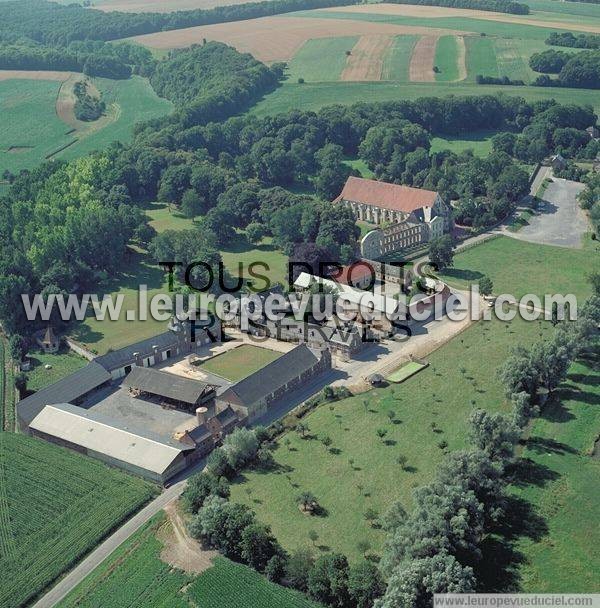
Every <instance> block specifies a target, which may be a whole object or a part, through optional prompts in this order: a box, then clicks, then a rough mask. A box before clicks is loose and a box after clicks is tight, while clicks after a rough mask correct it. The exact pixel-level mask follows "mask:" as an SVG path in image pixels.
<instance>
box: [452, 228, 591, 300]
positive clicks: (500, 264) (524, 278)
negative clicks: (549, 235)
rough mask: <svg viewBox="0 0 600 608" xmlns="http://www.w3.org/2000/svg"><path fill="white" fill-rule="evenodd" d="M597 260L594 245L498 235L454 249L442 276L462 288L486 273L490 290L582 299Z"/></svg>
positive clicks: (514, 293)
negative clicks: (450, 264) (578, 246)
mask: <svg viewBox="0 0 600 608" xmlns="http://www.w3.org/2000/svg"><path fill="white" fill-rule="evenodd" d="M599 263H600V253H599V251H598V246H596V249H595V250H594V249H591V248H589V249H567V248H565V247H553V246H551V245H538V244H537V243H528V242H527V241H520V240H517V239H512V238H510V237H506V236H500V237H498V238H494V239H491V240H488V241H485V242H483V243H480V244H478V245H475V246H473V247H470V248H469V249H466V250H465V251H461V252H459V253H457V254H456V256H455V258H454V266H453V268H448V269H446V270H445V271H444V272H443V273H442V278H443V279H444V280H446V281H448V282H449V283H450V284H452V285H456V286H457V287H461V288H466V287H468V286H469V285H471V284H474V283H477V282H478V281H479V279H480V278H481V277H482V276H483V275H487V276H488V277H490V278H491V279H492V281H493V283H494V294H511V295H513V296H515V297H516V298H520V297H521V296H523V295H525V294H528V293H532V294H536V295H538V296H540V297H541V296H543V295H544V294H547V293H560V294H570V293H571V294H574V295H575V296H576V297H577V298H578V301H580V302H583V300H584V299H585V298H587V297H588V296H589V295H590V294H591V287H590V285H589V283H588V282H587V279H586V277H587V275H588V274H589V273H590V272H593V271H594V269H596V268H597V267H598V264H599Z"/></svg>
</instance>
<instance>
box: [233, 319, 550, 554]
mask: <svg viewBox="0 0 600 608" xmlns="http://www.w3.org/2000/svg"><path fill="white" fill-rule="evenodd" d="M551 329H552V328H551V326H550V324H549V323H540V324H538V323H527V322H525V321H523V320H520V319H516V320H514V321H513V322H512V323H502V322H500V321H493V322H480V323H477V324H475V325H473V326H471V327H470V328H469V329H467V330H466V331H464V332H463V333H462V334H460V336H458V337H456V338H454V339H453V340H451V341H450V342H448V343H447V344H445V345H444V346H443V347H442V348H440V349H439V350H438V351H436V352H434V353H433V354H432V355H431V356H430V357H429V358H428V361H429V364H430V365H429V367H428V368H427V369H424V370H423V371H421V372H419V373H418V374H416V375H415V376H413V377H411V378H409V379H408V380H406V381H405V382H403V383H402V384H399V385H394V386H388V387H386V388H380V389H374V390H372V391H370V392H368V393H363V394H361V395H356V396H354V397H351V398H349V399H344V400H342V401H339V402H337V403H334V404H330V405H323V406H321V407H319V408H318V409H317V410H315V411H314V412H312V413H311V414H309V415H307V416H305V417H304V418H303V419H302V421H303V422H304V423H305V424H306V425H307V426H308V429H309V430H308V432H307V433H306V438H302V437H301V436H300V434H298V433H296V432H290V433H288V434H287V435H286V436H285V437H284V438H283V440H281V441H279V442H278V444H279V445H278V448H277V450H276V451H275V459H276V461H277V462H278V464H279V465H280V467H278V469H276V470H275V471H273V472H269V473H264V472H260V471H244V473H243V474H242V475H241V476H240V478H239V479H238V480H237V482H236V483H235V484H234V485H233V486H232V498H231V499H232V500H235V501H237V502H242V503H245V504H248V505H249V506H251V507H252V508H253V509H254V510H255V511H256V512H257V514H258V517H259V519H260V520H261V521H263V522H264V523H266V524H268V525H270V526H271V527H272V529H273V532H274V533H275V536H276V537H277V538H278V539H279V541H280V542H281V543H282V544H283V546H284V548H286V549H288V550H293V549H295V548H298V547H305V546H306V547H309V546H312V544H313V543H312V542H311V541H310V540H309V537H308V533H309V531H311V530H314V531H316V532H317V534H318V540H316V542H315V543H314V544H315V546H316V548H317V549H318V552H319V553H322V552H327V551H341V552H343V553H345V554H347V555H348V556H349V557H350V559H351V560H352V561H356V560H358V559H359V558H360V556H361V553H362V551H361V550H360V549H359V548H358V546H357V545H358V543H360V542H361V541H366V542H368V543H369V545H370V546H371V549H370V551H369V552H370V553H371V554H380V552H381V547H382V543H383V540H384V536H385V535H384V533H383V531H382V530H380V529H378V528H376V527H373V526H372V525H371V524H370V522H369V521H368V519H367V517H366V514H367V515H368V513H369V510H373V511H375V512H376V513H378V514H382V513H383V512H384V511H385V510H386V509H387V508H388V507H389V505H390V504H391V503H392V502H393V501H394V500H396V499H399V500H400V501H401V502H402V503H403V504H404V506H405V508H407V509H410V508H411V504H412V498H411V496H412V491H413V489H414V488H415V487H416V486H418V485H421V484H423V483H426V482H427V481H429V480H430V479H431V477H432V476H433V473H434V471H435V470H436V468H437V466H438V465H439V463H440V462H442V460H443V459H444V458H445V456H446V453H447V452H446V450H456V449H461V448H463V447H465V445H466V431H467V425H466V420H467V418H468V416H469V414H470V412H471V410H472V409H473V408H475V407H480V408H485V409H488V410H490V411H507V409H508V404H507V403H506V402H505V400H504V395H503V391H502V387H501V386H500V384H499V382H498V380H497V378H496V374H495V372H496V369H497V368H498V366H499V365H500V364H501V363H502V362H503V361H504V359H505V358H506V356H507V355H508V352H509V350H510V348H511V347H512V346H515V345H517V344H531V343H532V342H533V341H534V340H536V339H539V338H540V337H542V336H546V335H548V332H549V331H551ZM381 429H383V431H384V432H385V435H384V436H383V437H382V438H380V437H379V435H378V431H379V430H381ZM325 436H328V437H330V438H331V440H332V442H331V445H330V446H329V447H325V446H324V445H323V443H322V442H321V439H322V438H323V437H325ZM288 440H289V442H288ZM400 456H404V457H406V463H404V464H402V463H401V462H400V463H399V461H398V457H400ZM302 492H311V493H312V494H314V496H315V497H316V498H317V500H318V502H319V505H321V507H322V508H323V514H322V515H315V516H311V515H307V514H305V513H303V512H301V511H300V510H299V509H298V505H297V500H296V497H297V496H298V495H299V494H301V493H302Z"/></svg>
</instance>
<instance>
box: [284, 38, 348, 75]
mask: <svg viewBox="0 0 600 608" xmlns="http://www.w3.org/2000/svg"><path fill="white" fill-rule="evenodd" d="M357 41H358V36H343V37H341V38H316V39H313V40H307V41H306V42H305V43H304V44H303V45H302V47H301V48H300V50H299V51H298V52H297V53H296V54H295V55H294V58H293V59H292V60H291V61H290V63H289V74H288V79H289V81H290V82H297V81H298V78H304V80H305V81H306V82H328V81H336V80H339V79H340V75H341V73H342V71H343V69H344V68H345V67H346V61H347V59H348V57H347V56H346V51H351V50H352V47H353V46H354V45H355V44H356V42H357ZM325 58H326V60H325Z"/></svg>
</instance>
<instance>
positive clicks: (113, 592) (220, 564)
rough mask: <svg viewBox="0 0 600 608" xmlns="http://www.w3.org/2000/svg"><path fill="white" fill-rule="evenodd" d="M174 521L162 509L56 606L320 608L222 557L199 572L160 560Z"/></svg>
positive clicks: (83, 607) (80, 607)
mask: <svg viewBox="0 0 600 608" xmlns="http://www.w3.org/2000/svg"><path fill="white" fill-rule="evenodd" d="M170 533H171V525H170V523H168V522H167V521H166V519H165V516H164V513H161V514H159V515H157V516H156V517H154V518H153V519H152V520H151V521H150V522H148V523H147V524H146V525H145V526H144V527H143V528H142V529H141V530H139V531H138V532H136V533H135V534H134V535H133V536H132V537H131V538H130V539H128V540H127V541H126V542H125V543H124V544H123V545H121V547H119V548H118V549H117V550H116V551H114V552H113V553H112V554H111V555H110V556H109V558H108V559H107V560H106V561H105V562H104V563H103V564H102V565H100V566H99V567H98V568H96V569H95V570H94V571H93V572H92V573H91V574H90V575H89V576H88V577H87V578H86V579H84V581H83V582H82V583H80V584H79V585H78V586H77V587H76V588H75V589H74V590H73V591H71V593H69V595H67V597H66V598H65V599H64V600H63V601H62V602H60V603H59V604H58V606H59V608H75V607H77V608H92V607H98V606H111V605H117V606H128V607H129V608H152V607H159V606H164V607H168V608H189V606H201V607H202V608H282V607H284V606H285V608H317V604H315V603H313V602H311V601H309V600H308V599H307V598H305V597H304V596H303V595H301V594H300V593H297V592H296V591H293V590H290V589H284V588H283V587H280V586H279V585H274V584H273V583H270V582H269V581H268V580H267V579H266V578H264V577H263V576H262V575H260V574H259V573H257V572H255V571H254V570H251V569H250V568H247V567H246V566H243V565H241V564H235V563H233V562H231V561H229V560H228V559H225V558H223V557H217V558H215V559H214V562H213V564H214V565H213V566H212V567H211V568H209V569H208V570H205V571H204V572H203V573H202V574H200V575H194V574H189V573H185V572H183V571H181V570H178V569H174V568H172V567H171V566H170V565H169V564H167V563H165V562H163V561H162V559H161V551H162V548H163V541H162V539H164V538H165V537H166V536H167V535H169V534H170Z"/></svg>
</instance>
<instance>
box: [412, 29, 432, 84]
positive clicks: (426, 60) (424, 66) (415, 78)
mask: <svg viewBox="0 0 600 608" xmlns="http://www.w3.org/2000/svg"><path fill="white" fill-rule="evenodd" d="M438 40H439V36H422V37H421V38H420V39H419V41H418V42H417V44H415V48H414V49H413V54H412V57H411V58H410V66H409V68H408V72H409V78H410V81H411V82H435V73H434V71H433V65H434V61H435V47H436V46H437V43H438Z"/></svg>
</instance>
